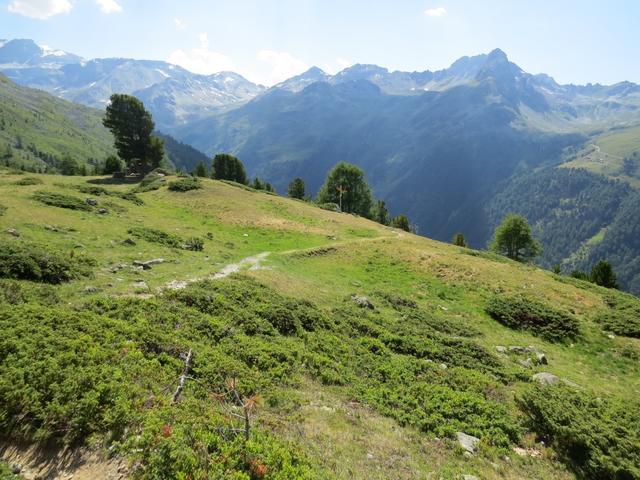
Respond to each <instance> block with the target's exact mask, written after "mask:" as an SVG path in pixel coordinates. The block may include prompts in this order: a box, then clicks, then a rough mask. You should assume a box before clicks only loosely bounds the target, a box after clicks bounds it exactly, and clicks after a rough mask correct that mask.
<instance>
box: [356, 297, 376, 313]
mask: <svg viewBox="0 0 640 480" xmlns="http://www.w3.org/2000/svg"><path fill="white" fill-rule="evenodd" d="M351 300H353V301H354V302H355V304H356V305H358V306H359V307H360V308H368V309H370V310H373V309H374V308H375V307H374V306H373V303H371V300H369V299H368V298H367V297H365V296H362V295H352V296H351Z"/></svg>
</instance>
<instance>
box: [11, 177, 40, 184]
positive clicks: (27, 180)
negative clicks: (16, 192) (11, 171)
mask: <svg viewBox="0 0 640 480" xmlns="http://www.w3.org/2000/svg"><path fill="white" fill-rule="evenodd" d="M13 184H14V185H21V186H28V185H42V180H40V179H39V178H37V177H22V178H21V179H20V180H16V181H15V182H13Z"/></svg>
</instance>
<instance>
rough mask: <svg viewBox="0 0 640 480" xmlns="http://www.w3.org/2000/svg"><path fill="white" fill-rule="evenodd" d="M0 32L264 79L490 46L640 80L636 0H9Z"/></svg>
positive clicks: (561, 66)
mask: <svg viewBox="0 0 640 480" xmlns="http://www.w3.org/2000/svg"><path fill="white" fill-rule="evenodd" d="M0 38H5V39H12V38H30V39H33V40H35V41H36V42H37V43H39V44H41V45H47V46H49V47H51V48H55V49H62V50H66V51H69V52H71V53H75V54H78V55H81V56H82V57H85V58H102V57H127V58H137V59H153V60H166V61H169V62H171V63H175V64H178V65H181V66H183V67H185V68H187V69H188V70H191V71H194V72H196V73H203V74H210V73H214V72H217V71H221V70H232V71H235V72H237V73H240V74H242V75H244V76H245V77H247V78H248V79H249V80H252V81H254V82H257V83H262V84H264V85H273V84H275V83H277V82H279V81H282V80H284V79H286V78H289V77H291V76H293V75H296V74H299V73H302V72H303V71H305V70H306V69H308V68H310V67H311V66H318V67H320V68H322V69H323V70H325V71H327V72H329V73H335V72H337V71H339V70H341V69H343V68H346V67H348V66H350V65H352V64H354V63H373V64H377V65H380V66H383V67H387V68H389V69H390V70H405V71H423V70H438V69H442V68H446V67H448V66H449V65H450V64H451V63H453V62H454V61H455V60H456V59H458V58H460V57H462V56H465V55H476V54H479V53H488V52H490V51H491V50H493V49H494V48H501V49H502V50H504V51H505V52H506V53H507V55H508V56H509V58H510V59H511V61H513V62H515V63H517V64H518V65H519V66H520V67H522V68H523V69H524V70H525V71H527V72H530V73H547V74H549V75H551V76H552V77H554V78H555V79H556V81H558V82H560V83H575V84H586V83H603V84H611V83H616V82H619V81H623V80H629V81H632V82H636V83H640V0H607V1H604V0H602V1H593V0H553V1H552V0H509V1H507V0H486V1H484V0H449V1H440V0H1V1H0Z"/></svg>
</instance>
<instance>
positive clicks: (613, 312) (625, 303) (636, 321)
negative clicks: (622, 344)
mask: <svg viewBox="0 0 640 480" xmlns="http://www.w3.org/2000/svg"><path fill="white" fill-rule="evenodd" d="M605 302H606V303H607V305H608V307H609V308H608V309H607V310H604V311H602V312H600V313H599V314H598V315H597V316H596V321H597V322H598V323H600V324H601V325H602V327H603V328H604V329H605V330H608V331H610V332H613V333H615V334H616V335H622V336H624V337H633V338H640V300H638V299H637V298H636V297H633V296H632V295H628V294H625V293H621V292H615V293H610V294H609V295H607V296H606V297H605Z"/></svg>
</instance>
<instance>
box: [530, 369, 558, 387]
mask: <svg viewBox="0 0 640 480" xmlns="http://www.w3.org/2000/svg"><path fill="white" fill-rule="evenodd" d="M531 378H532V379H533V380H535V381H536V382H538V383H539V384H540V385H555V384H556V383H558V382H559V381H560V378H559V377H556V376H555V375H554V374H552V373H549V372H540V373H536V374H535V375H534V376H533V377H531Z"/></svg>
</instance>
